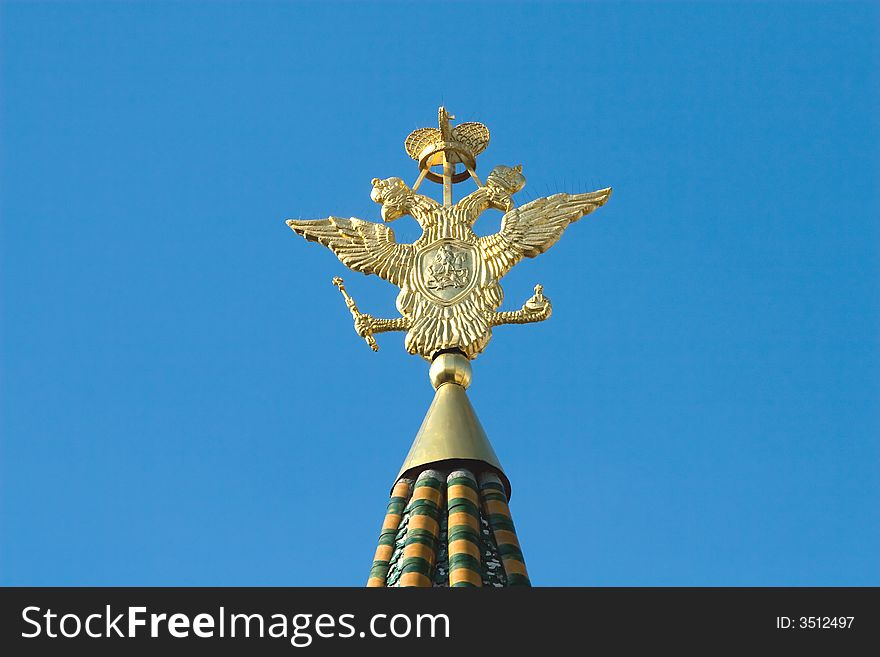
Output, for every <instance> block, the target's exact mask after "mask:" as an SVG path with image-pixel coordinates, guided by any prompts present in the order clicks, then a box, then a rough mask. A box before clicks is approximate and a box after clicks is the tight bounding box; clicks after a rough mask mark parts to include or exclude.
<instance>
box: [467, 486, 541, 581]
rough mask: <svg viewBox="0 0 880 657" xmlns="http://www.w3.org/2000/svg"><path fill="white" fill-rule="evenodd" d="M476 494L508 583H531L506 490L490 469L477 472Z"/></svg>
mask: <svg viewBox="0 0 880 657" xmlns="http://www.w3.org/2000/svg"><path fill="white" fill-rule="evenodd" d="M480 496H481V497H482V500H483V513H485V515H486V519H487V520H488V521H489V526H490V527H491V528H492V533H493V534H494V535H495V542H496V543H497V545H498V552H499V554H500V555H501V562H502V563H503V564H504V572H505V573H507V585H508V586H531V582H530V581H529V574H528V572H527V571H526V564H525V562H524V561H523V555H522V550H520V547H519V540H518V539H517V537H516V529H515V528H514V526H513V519H512V518H511V517H510V509H509V508H508V506H507V493H506V492H505V491H504V485H503V484H502V483H501V479H499V478H498V475H496V474H495V473H494V472H484V473H482V474H481V475H480Z"/></svg>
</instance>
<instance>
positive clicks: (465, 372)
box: [428, 352, 472, 390]
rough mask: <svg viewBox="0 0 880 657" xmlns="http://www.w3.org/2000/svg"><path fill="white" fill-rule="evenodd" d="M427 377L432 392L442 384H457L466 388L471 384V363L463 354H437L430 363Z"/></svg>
mask: <svg viewBox="0 0 880 657" xmlns="http://www.w3.org/2000/svg"><path fill="white" fill-rule="evenodd" d="M428 376H429V377H430V378H431V385H432V386H434V390H436V389H437V388H439V387H440V386H442V385H443V384H444V383H457V384H458V385H460V386H461V387H462V388H467V387H468V386H469V385H470V384H471V376H472V374H471V362H470V361H469V360H468V359H467V358H466V357H465V356H464V355H463V354H458V353H449V352H447V353H442V354H438V355H437V356H436V357H435V358H434V361H433V362H432V363H431V369H430V370H429V371H428Z"/></svg>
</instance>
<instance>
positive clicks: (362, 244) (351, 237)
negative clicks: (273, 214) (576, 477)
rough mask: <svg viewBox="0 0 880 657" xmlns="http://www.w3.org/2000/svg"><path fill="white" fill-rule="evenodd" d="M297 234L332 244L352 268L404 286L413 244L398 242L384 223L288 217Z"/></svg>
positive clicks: (344, 261)
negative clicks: (310, 219) (309, 219)
mask: <svg viewBox="0 0 880 657" xmlns="http://www.w3.org/2000/svg"><path fill="white" fill-rule="evenodd" d="M287 225H288V226H290V228H291V229H292V230H293V232H294V233H296V234H297V235H302V236H303V237H305V238H306V239H307V240H309V241H310V242H317V243H318V244H323V245H324V246H326V247H327V248H329V249H330V250H331V251H333V253H335V254H336V256H337V257H338V258H339V259H340V260H341V261H342V264H344V265H345V266H346V267H348V268H349V269H353V270H354V271H359V272H362V273H364V274H376V276H379V277H380V278H384V279H385V280H386V281H389V282H390V283H393V284H394V285H396V286H398V287H401V286H402V285H403V279H404V277H405V276H406V273H407V272H408V271H409V269H410V267H411V265H412V260H413V247H412V244H398V243H397V241H396V240H395V239H394V231H393V230H391V228H390V227H388V226H386V225H385V224H379V223H375V222H372V221H363V220H362V219H355V218H354V217H352V218H351V219H341V218H339V217H327V218H326V219H318V220H316V221H304V220H299V219H288V221H287Z"/></svg>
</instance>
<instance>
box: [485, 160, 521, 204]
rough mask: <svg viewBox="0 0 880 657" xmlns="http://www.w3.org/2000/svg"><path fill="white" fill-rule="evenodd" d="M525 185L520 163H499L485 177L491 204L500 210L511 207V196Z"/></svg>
mask: <svg viewBox="0 0 880 657" xmlns="http://www.w3.org/2000/svg"><path fill="white" fill-rule="evenodd" d="M525 185H526V177H525V176H524V175H523V174H522V165H521V164H517V165H516V166H515V167H506V166H504V165H499V166H497V167H495V168H494V169H492V172H491V173H490V174H489V176H488V177H487V178H486V187H488V188H489V191H490V192H491V194H492V201H493V204H494V205H495V206H496V207H498V208H499V209H501V210H510V209H512V208H513V199H512V198H511V197H512V196H513V195H514V194H516V193H517V192H518V191H519V190H521V189H522V188H523V187H525Z"/></svg>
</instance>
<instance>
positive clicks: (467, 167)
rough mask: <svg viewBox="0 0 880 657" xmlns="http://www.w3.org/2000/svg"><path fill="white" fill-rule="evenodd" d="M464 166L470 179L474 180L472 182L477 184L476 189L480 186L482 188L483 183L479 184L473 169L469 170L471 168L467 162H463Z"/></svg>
mask: <svg viewBox="0 0 880 657" xmlns="http://www.w3.org/2000/svg"><path fill="white" fill-rule="evenodd" d="M464 166H465V168H466V169H467V172H468V173H469V174H471V178H473V179H474V182H476V183H477V187H482V186H483V183H482V182H480V178H479V176H477V172H476V171H474V170H473V169H471V168H470V167H469V166H468V165H467V162H465V164H464Z"/></svg>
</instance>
